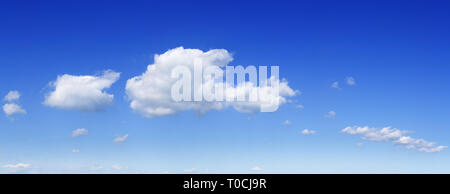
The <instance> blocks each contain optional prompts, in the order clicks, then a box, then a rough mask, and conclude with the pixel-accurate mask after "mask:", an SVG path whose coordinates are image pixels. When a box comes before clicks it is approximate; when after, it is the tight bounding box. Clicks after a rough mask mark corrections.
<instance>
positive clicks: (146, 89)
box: [126, 47, 297, 117]
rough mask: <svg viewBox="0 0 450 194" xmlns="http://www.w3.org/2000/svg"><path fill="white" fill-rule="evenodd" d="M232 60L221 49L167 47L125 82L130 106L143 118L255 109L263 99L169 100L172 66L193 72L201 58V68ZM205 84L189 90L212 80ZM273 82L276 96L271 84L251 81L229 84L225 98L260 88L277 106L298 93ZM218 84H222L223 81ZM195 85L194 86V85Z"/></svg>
mask: <svg viewBox="0 0 450 194" xmlns="http://www.w3.org/2000/svg"><path fill="white" fill-rule="evenodd" d="M232 60H233V58H232V56H231V54H230V53H229V52H228V51H227V50H224V49H213V50H210V51H207V52H203V51H201V50H199V49H184V48H183V47H178V48H175V49H171V50H168V51H167V52H165V53H163V54H161V55H155V57H154V64H151V65H148V67H147V71H146V72H144V73H143V74H142V75H140V76H136V77H133V78H131V79H129V80H128V81H127V84H126V93H127V96H128V98H129V99H130V101H131V102H130V107H131V108H132V109H133V110H134V111H136V112H138V113H140V114H141V115H143V116H145V117H154V116H163V115H170V114H174V113H177V112H181V111H186V110H194V111H197V112H201V113H205V112H207V111H209V110H222V109H223V108H226V107H228V106H231V107H233V108H234V109H235V110H236V111H238V112H246V113H250V112H256V111H258V110H259V108H260V105H261V104H262V102H260V101H256V102H247V101H245V102H242V101H240V102H236V101H234V102H230V101H228V102H220V101H216V102H206V101H199V102H186V101H183V102H175V101H173V100H172V96H171V88H172V85H173V84H174V83H176V81H177V80H178V79H174V78H172V77H171V73H172V70H173V69H174V68H175V67H180V66H181V67H185V68H187V69H189V70H190V71H191V72H194V71H193V69H194V63H195V61H201V63H202V65H203V69H205V68H208V67H218V68H224V67H225V66H226V65H227V64H228V63H229V62H231V61H232ZM204 82H205V83H203V85H202V84H198V85H195V86H194V85H193V87H192V91H198V90H201V87H202V86H206V85H208V86H211V85H213V86H216V85H217V84H219V83H217V82H214V80H204ZM270 82H272V83H275V82H276V83H279V86H280V90H279V95H275V94H274V92H273V89H272V90H270V88H272V87H257V86H253V84H251V83H250V82H246V83H245V84H242V85H239V86H237V87H232V86H230V87H229V88H227V90H225V93H224V95H225V96H226V97H229V96H233V92H234V93H236V92H246V91H248V89H250V88H252V89H253V88H259V89H260V91H261V92H264V93H265V94H266V96H267V98H269V99H271V100H273V101H275V102H277V101H278V102H279V105H281V104H283V103H286V102H287V99H286V97H291V96H294V95H296V94H297V91H294V90H292V89H291V88H290V87H289V86H288V83H287V81H286V80H281V81H280V80H274V79H270ZM220 84H222V85H221V86H223V83H220ZM194 87H197V88H194Z"/></svg>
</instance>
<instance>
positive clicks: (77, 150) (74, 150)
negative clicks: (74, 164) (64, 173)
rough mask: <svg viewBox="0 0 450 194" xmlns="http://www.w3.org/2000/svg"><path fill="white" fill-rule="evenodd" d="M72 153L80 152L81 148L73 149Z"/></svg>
mask: <svg viewBox="0 0 450 194" xmlns="http://www.w3.org/2000/svg"><path fill="white" fill-rule="evenodd" d="M72 153H80V150H79V149H73V150H72Z"/></svg>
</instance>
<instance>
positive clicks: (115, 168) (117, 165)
mask: <svg viewBox="0 0 450 194" xmlns="http://www.w3.org/2000/svg"><path fill="white" fill-rule="evenodd" d="M111 168H112V169H113V170H127V169H128V167H126V166H121V165H119V164H113V165H112V166H111Z"/></svg>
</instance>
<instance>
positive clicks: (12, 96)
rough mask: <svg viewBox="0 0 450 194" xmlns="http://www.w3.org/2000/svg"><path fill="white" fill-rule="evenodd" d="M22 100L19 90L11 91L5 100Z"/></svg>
mask: <svg viewBox="0 0 450 194" xmlns="http://www.w3.org/2000/svg"><path fill="white" fill-rule="evenodd" d="M19 98H20V93H19V91H17V90H12V91H9V92H8V94H7V95H6V96H5V98H4V100H6V101H8V102H12V101H14V100H18V99H19Z"/></svg>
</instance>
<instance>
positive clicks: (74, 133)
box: [72, 128, 88, 137]
mask: <svg viewBox="0 0 450 194" xmlns="http://www.w3.org/2000/svg"><path fill="white" fill-rule="evenodd" d="M87 134H88V130H86V129H85V128H79V129H75V130H73V131H72V137H78V136H80V135H87Z"/></svg>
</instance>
